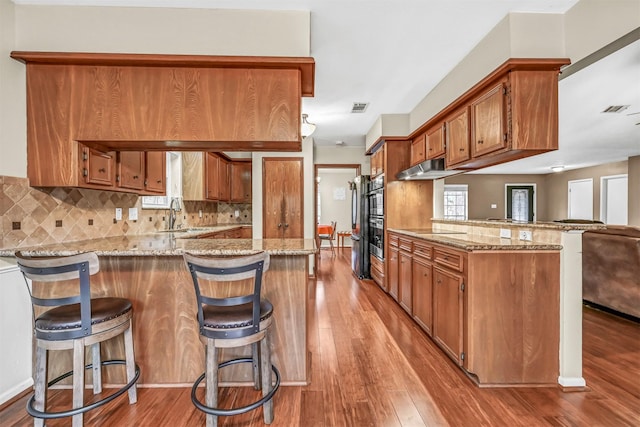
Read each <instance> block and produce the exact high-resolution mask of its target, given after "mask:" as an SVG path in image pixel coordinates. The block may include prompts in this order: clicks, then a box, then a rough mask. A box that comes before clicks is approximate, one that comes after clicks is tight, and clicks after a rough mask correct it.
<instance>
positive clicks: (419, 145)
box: [411, 134, 426, 166]
mask: <svg viewBox="0 0 640 427" xmlns="http://www.w3.org/2000/svg"><path fill="white" fill-rule="evenodd" d="M425 139H426V138H425V134H420V135H418V136H416V137H415V138H413V141H411V166H414V165H417V164H418V163H422V162H424V161H425V159H426V145H425Z"/></svg>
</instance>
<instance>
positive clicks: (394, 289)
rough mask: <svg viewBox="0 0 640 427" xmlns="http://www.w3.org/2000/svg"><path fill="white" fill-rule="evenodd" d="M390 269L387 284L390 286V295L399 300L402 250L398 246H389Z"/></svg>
mask: <svg viewBox="0 0 640 427" xmlns="http://www.w3.org/2000/svg"><path fill="white" fill-rule="evenodd" d="M387 259H388V262H389V270H388V273H387V284H388V287H389V295H391V296H392V297H393V299H394V300H396V301H398V296H399V294H400V292H399V287H398V269H399V265H400V250H399V249H398V248H396V247H393V246H389V258H387Z"/></svg>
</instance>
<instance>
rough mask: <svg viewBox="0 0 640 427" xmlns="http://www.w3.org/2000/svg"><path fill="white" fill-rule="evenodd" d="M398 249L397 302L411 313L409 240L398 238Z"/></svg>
mask: <svg viewBox="0 0 640 427" xmlns="http://www.w3.org/2000/svg"><path fill="white" fill-rule="evenodd" d="M399 243H400V251H399V253H398V293H399V295H398V302H399V303H400V306H401V307H402V308H404V310H405V311H406V312H407V313H409V315H411V314H412V313H413V296H412V291H413V289H412V286H413V281H412V279H411V276H412V267H411V240H409V239H406V238H400V239H399Z"/></svg>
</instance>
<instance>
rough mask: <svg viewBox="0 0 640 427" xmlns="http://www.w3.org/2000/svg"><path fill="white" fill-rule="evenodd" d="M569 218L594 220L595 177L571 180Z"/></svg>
mask: <svg viewBox="0 0 640 427" xmlns="http://www.w3.org/2000/svg"><path fill="white" fill-rule="evenodd" d="M568 185H569V196H568V197H569V201H568V209H567V218H569V219H587V220H593V179H591V178H589V179H577V180H574V181H569V183H568Z"/></svg>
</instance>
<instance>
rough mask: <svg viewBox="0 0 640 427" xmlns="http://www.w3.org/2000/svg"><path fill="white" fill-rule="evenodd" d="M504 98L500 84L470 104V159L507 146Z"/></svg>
mask: <svg viewBox="0 0 640 427" xmlns="http://www.w3.org/2000/svg"><path fill="white" fill-rule="evenodd" d="M505 98H506V95H505V86H504V84H503V83H500V84H498V85H497V86H494V87H493V88H491V89H489V90H488V91H487V92H485V93H484V94H483V95H481V96H480V97H479V98H478V99H476V100H475V101H473V102H472V103H471V123H472V124H471V135H472V139H471V141H472V143H471V156H472V157H477V156H481V155H483V154H487V153H491V152H493V151H496V150H500V149H502V148H505V147H506V146H507V126H506V108H505Z"/></svg>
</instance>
